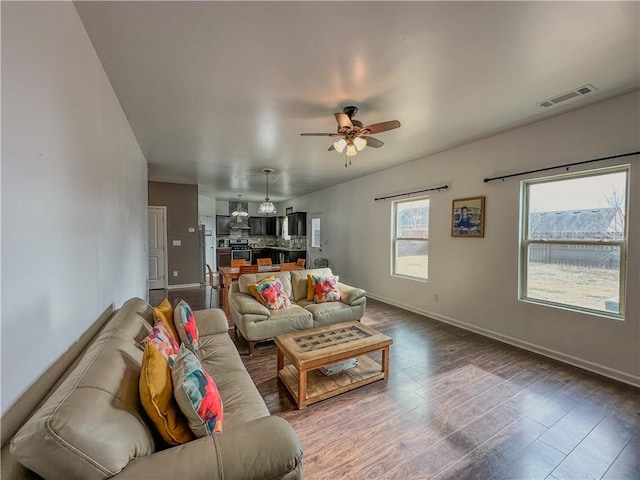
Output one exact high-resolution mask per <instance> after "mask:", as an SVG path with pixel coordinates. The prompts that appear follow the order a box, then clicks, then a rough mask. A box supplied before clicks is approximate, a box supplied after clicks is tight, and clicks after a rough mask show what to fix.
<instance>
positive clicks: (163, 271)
mask: <svg viewBox="0 0 640 480" xmlns="http://www.w3.org/2000/svg"><path fill="white" fill-rule="evenodd" d="M148 213H149V227H148V228H149V230H148V231H149V289H150V290H154V289H158V288H167V249H166V248H165V246H166V243H167V229H166V225H167V222H166V213H167V207H148Z"/></svg>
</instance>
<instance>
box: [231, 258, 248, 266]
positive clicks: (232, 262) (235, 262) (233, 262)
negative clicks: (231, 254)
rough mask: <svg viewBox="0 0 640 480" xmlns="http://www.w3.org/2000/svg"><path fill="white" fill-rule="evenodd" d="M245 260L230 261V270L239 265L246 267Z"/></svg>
mask: <svg viewBox="0 0 640 480" xmlns="http://www.w3.org/2000/svg"><path fill="white" fill-rule="evenodd" d="M246 264H247V259H246V258H237V259H236V260H231V268H235V267H239V266H240V265H246Z"/></svg>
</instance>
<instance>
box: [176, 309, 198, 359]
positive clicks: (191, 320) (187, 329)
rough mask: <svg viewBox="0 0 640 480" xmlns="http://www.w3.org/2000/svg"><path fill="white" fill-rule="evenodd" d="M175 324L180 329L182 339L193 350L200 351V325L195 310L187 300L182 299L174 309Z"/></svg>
mask: <svg viewBox="0 0 640 480" xmlns="http://www.w3.org/2000/svg"><path fill="white" fill-rule="evenodd" d="M173 324H174V326H175V327H176V330H177V331H178V335H179V336H180V340H181V341H182V343H184V344H185V345H186V346H187V348H188V349H189V350H191V351H192V352H194V353H195V352H196V351H198V348H199V341H198V326H197V325H196V317H195V315H194V314H193V310H191V307H190V306H189V304H188V303H187V302H185V301H184V300H180V302H179V303H178V305H176V308H175V310H174V311H173Z"/></svg>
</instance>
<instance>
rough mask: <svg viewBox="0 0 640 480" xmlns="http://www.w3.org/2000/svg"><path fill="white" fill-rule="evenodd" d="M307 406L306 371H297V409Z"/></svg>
mask: <svg viewBox="0 0 640 480" xmlns="http://www.w3.org/2000/svg"><path fill="white" fill-rule="evenodd" d="M306 406H307V371H306V370H300V371H298V408H299V409H303V408H304V407H306Z"/></svg>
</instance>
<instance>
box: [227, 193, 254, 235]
mask: <svg viewBox="0 0 640 480" xmlns="http://www.w3.org/2000/svg"><path fill="white" fill-rule="evenodd" d="M238 207H240V209H242V210H244V211H245V212H248V211H249V202H240V201H238V200H229V216H230V217H231V223H230V224H229V228H233V229H234V230H250V229H251V227H250V226H249V217H248V216H247V217H243V216H239V215H232V213H233V212H235V211H237V210H238V209H239V208H238Z"/></svg>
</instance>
